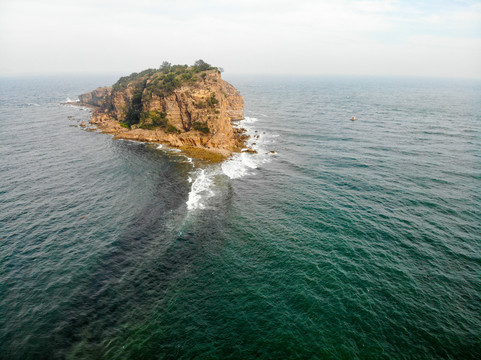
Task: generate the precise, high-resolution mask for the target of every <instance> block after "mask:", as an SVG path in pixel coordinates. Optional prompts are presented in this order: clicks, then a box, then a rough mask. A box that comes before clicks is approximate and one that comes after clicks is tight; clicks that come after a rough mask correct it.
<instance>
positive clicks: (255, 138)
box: [221, 117, 274, 179]
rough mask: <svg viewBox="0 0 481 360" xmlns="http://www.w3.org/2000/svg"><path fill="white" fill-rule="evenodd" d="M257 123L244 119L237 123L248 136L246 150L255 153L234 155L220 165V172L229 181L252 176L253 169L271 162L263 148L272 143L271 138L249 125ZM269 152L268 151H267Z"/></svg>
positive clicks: (255, 120)
mask: <svg viewBox="0 0 481 360" xmlns="http://www.w3.org/2000/svg"><path fill="white" fill-rule="evenodd" d="M255 122H257V118H254V117H246V118H245V119H244V120H241V121H240V123H239V126H240V127H243V128H245V129H246V130H247V135H249V136H250V138H249V140H248V141H247V148H251V149H253V150H255V151H257V153H248V152H243V153H240V154H235V155H234V156H233V157H232V158H230V159H229V160H227V161H225V162H224V163H222V165H221V168H222V172H223V173H224V174H225V175H227V176H228V177H229V178H231V179H238V178H240V177H243V176H246V175H251V174H253V171H252V170H254V169H257V168H258V167H259V166H260V165H262V164H264V163H266V162H268V161H270V160H271V156H270V155H271V154H270V153H269V151H268V150H267V149H266V148H265V146H266V145H270V144H272V143H274V141H273V140H272V136H271V135H269V134H266V133H265V132H262V133H260V132H259V131H257V130H256V129H255V127H253V126H252V125H251V124H253V123H255ZM269 150H270V149H269Z"/></svg>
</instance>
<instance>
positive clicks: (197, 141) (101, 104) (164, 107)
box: [79, 60, 246, 156]
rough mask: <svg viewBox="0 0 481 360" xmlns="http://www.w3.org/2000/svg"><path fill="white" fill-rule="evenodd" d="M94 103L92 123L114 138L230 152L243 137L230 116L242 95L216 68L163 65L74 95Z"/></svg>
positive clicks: (240, 108) (238, 112)
mask: <svg viewBox="0 0 481 360" xmlns="http://www.w3.org/2000/svg"><path fill="white" fill-rule="evenodd" d="M79 100H80V104H85V105H89V106H91V107H93V108H94V111H93V113H92V118H91V120H90V122H91V124H93V125H95V126H97V128H99V129H100V130H102V131H103V132H106V133H111V134H114V135H115V136H116V137H117V138H123V139H131V140H138V141H150V142H159V143H163V144H166V145H167V146H173V147H181V148H182V147H190V148H200V149H205V150H209V151H214V152H218V153H220V154H222V155H223V156H229V155H230V154H232V152H235V151H239V150H240V148H242V147H243V146H244V142H245V140H246V138H245V135H243V131H242V129H238V128H236V127H234V126H233V121H235V120H241V119H243V117H244V99H243V98H242V96H241V95H240V94H239V92H238V91H237V90H236V89H235V88H234V87H233V86H232V85H231V84H229V83H228V82H226V81H224V80H222V78H221V72H220V71H219V70H218V69H217V68H213V67H211V66H210V65H209V64H206V63H204V62H203V61H201V60H200V63H199V61H198V62H196V65H194V66H187V65H174V66H172V65H170V64H168V63H167V65H166V64H165V63H164V64H163V66H162V67H161V68H160V69H148V70H144V71H142V72H141V73H133V74H131V75H129V76H126V77H122V78H120V79H119V80H118V81H117V83H115V84H114V85H113V86H111V87H103V88H98V89H96V90H94V91H91V92H89V93H86V94H82V95H80V96H79Z"/></svg>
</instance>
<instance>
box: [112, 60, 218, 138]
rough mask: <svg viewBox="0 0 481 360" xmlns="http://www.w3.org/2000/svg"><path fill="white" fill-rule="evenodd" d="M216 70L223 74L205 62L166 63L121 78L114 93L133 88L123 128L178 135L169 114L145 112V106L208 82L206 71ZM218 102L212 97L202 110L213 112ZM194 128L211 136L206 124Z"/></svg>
mask: <svg viewBox="0 0 481 360" xmlns="http://www.w3.org/2000/svg"><path fill="white" fill-rule="evenodd" d="M211 70H216V71H218V72H219V73H220V72H222V71H223V70H222V68H217V67H213V66H211V65H210V64H208V63H206V62H205V61H203V60H197V61H196V62H195V63H194V65H191V66H189V65H172V64H171V63H169V62H167V61H164V62H163V63H162V65H161V66H160V67H159V68H158V69H147V70H144V71H142V72H140V73H132V74H130V75H128V76H123V77H121V78H120V79H119V80H118V81H117V82H116V83H115V84H114V85H113V86H112V93H113V94H115V92H123V91H125V90H126V89H127V88H129V87H130V88H132V90H133V92H132V94H133V95H132V97H131V99H130V102H129V104H128V106H127V109H126V110H125V118H124V120H123V121H122V122H121V125H122V126H123V127H126V128H131V127H132V126H133V125H138V126H139V127H140V128H143V129H154V128H156V127H161V128H163V129H164V130H165V131H166V132H169V133H179V132H180V130H178V129H177V128H176V127H175V126H173V125H170V124H169V123H168V119H167V117H166V114H165V113H163V112H144V111H143V103H146V102H148V101H150V100H151V99H152V97H153V95H155V96H158V97H166V96H168V95H170V94H172V93H173V91H174V90H175V89H177V88H179V87H181V86H185V85H194V84H195V83H196V82H197V81H199V80H200V79H199V78H201V79H205V77H206V75H207V73H206V72H207V71H211ZM218 102H219V101H218V100H217V99H216V97H215V94H214V93H212V95H211V96H210V97H209V98H208V99H207V100H206V101H205V102H203V103H202V104H198V106H199V107H210V108H214V107H215V105H216V104H217V103H218ZM193 128H194V129H196V130H199V131H202V132H204V133H208V132H209V128H208V127H207V125H205V124H203V123H200V122H199V123H196V124H193Z"/></svg>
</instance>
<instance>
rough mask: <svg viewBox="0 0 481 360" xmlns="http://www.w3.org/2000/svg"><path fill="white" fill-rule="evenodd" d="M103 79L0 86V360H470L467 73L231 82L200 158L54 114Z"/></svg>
mask: <svg viewBox="0 0 481 360" xmlns="http://www.w3.org/2000/svg"><path fill="white" fill-rule="evenodd" d="M115 80H116V78H114V77H112V78H110V77H108V76H104V77H54V78H4V79H1V81H0V109H1V111H0V114H1V117H0V121H1V125H2V131H1V132H0V151H1V158H2V160H1V161H2V171H1V173H0V199H1V201H0V320H1V321H0V358H5V359H67V358H68V359H97V358H99V359H100V358H101V359H141V358H142V359H153V358H159V359H193V358H202V359H204V358H230V359H251V358H256V359H257V358H259V359H281V358H288V359H316V358H318V359H344V358H348V359H440V358H443V359H479V358H481V241H480V240H481V236H480V235H481V207H480V206H479V204H480V203H481V190H480V189H481V141H480V140H481V127H480V124H481V83H480V82H479V81H468V80H435V79H389V78H367V77H366V78H363V77H360V78H355V77H344V78H342V77H338V78H334V77H310V78H308V77H305V78H302V77H297V78H293V77H273V76H272V77H268V76H265V77H240V76H239V77H236V76H232V78H229V79H228V80H229V81H230V82H231V83H233V84H234V85H235V86H236V87H237V88H238V89H239V90H240V91H241V93H242V94H243V96H244V97H245V100H246V104H247V107H246V119H245V120H243V121H241V122H240V124H239V126H242V127H245V128H246V129H247V131H248V134H249V135H250V136H251V138H250V140H249V146H252V147H253V148H254V149H256V150H257V154H249V153H239V154H236V155H235V156H233V157H232V158H231V159H229V160H227V161H226V162H224V163H222V164H210V163H205V162H203V161H199V160H196V159H191V158H189V157H187V156H185V155H184V154H182V153H181V152H178V151H175V150H172V149H168V148H165V147H162V146H156V145H152V144H145V143H139V142H132V141H123V140H113V139H112V137H111V136H108V135H104V134H100V133H97V132H92V131H86V129H83V128H81V127H79V124H80V123H81V122H82V121H85V122H87V120H88V118H89V115H90V110H88V109H84V108H81V107H77V106H73V105H62V104H61V102H64V101H66V99H76V98H77V96H78V94H80V93H83V92H86V91H88V90H91V89H92V88H95V87H97V86H99V85H102V84H109V83H113V82H114V81H115ZM352 116H356V117H357V121H350V119H351V117H352Z"/></svg>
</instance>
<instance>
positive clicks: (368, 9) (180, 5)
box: [0, 0, 481, 78]
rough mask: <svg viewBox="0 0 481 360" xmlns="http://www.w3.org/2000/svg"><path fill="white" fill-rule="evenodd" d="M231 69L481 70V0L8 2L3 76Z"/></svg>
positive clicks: (463, 73)
mask: <svg viewBox="0 0 481 360" xmlns="http://www.w3.org/2000/svg"><path fill="white" fill-rule="evenodd" d="M199 58H201V59H204V60H205V61H207V62H209V63H211V64H213V65H215V66H221V67H223V68H224V69H225V70H226V72H227V73H231V74H242V73H252V74H256V73H268V74H271V73H274V74H363V75H364V74H374V75H413V76H417V75H424V76H449V77H468V78H481V1H480V0H476V1H474V0H450V1H447V0H436V1H434V0H433V1H422V0H419V1H414V0H413V1H411V0H409V1H396V0H393V1H388V0H386V1H381V0H379V1H378V0H368V1H354V0H333V1H325V0H286V1H284V0H235V1H229V0H200V1H199V0H198V1H194V0H170V1H166V0H160V1H150V0H75V1H70V0H61V1H57V0H41V1H39V0H34V1H26V0H0V74H17V73H54V72H63V73H65V72H82V73H98V72H109V73H121V74H123V73H130V72H133V71H139V70H143V69H145V68H148V67H158V66H159V65H160V64H161V62H162V61H164V60H167V61H170V62H172V63H181V64H185V63H187V64H192V63H193V62H194V61H195V60H197V59H199Z"/></svg>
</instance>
